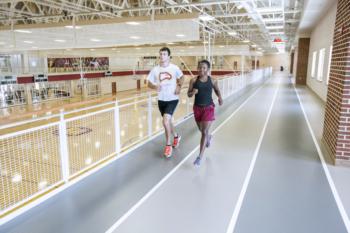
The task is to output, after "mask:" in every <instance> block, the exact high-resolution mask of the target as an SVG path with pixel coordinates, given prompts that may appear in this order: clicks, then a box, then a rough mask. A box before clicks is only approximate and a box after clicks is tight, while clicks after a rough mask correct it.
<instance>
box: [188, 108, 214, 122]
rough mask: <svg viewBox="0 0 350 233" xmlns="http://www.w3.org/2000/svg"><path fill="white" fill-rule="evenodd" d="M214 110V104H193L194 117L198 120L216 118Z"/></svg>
mask: <svg viewBox="0 0 350 233" xmlns="http://www.w3.org/2000/svg"><path fill="white" fill-rule="evenodd" d="M214 112H215V105H214V104H212V105H209V106H204V107H201V106H197V105H193V113H194V119H195V120H196V121H197V122H201V121H213V120H215V115H214Z"/></svg>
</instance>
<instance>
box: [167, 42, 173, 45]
mask: <svg viewBox="0 0 350 233" xmlns="http://www.w3.org/2000/svg"><path fill="white" fill-rule="evenodd" d="M167 44H170V45H171V44H175V43H173V42H169V43H167Z"/></svg>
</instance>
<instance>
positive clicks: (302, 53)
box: [295, 38, 310, 85]
mask: <svg viewBox="0 0 350 233" xmlns="http://www.w3.org/2000/svg"><path fill="white" fill-rule="evenodd" d="M309 47H310V38H300V39H299V42H298V61H297V73H296V75H295V77H296V84H301V85H306V78H307V65H308V61H309Z"/></svg>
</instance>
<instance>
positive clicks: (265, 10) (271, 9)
mask: <svg viewBox="0 0 350 233" xmlns="http://www.w3.org/2000/svg"><path fill="white" fill-rule="evenodd" d="M256 11H257V12H260V13H270V12H271V13H272V12H273V13H275V12H282V11H283V8H282V7H260V8H256Z"/></svg>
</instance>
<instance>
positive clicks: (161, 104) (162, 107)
mask: <svg viewBox="0 0 350 233" xmlns="http://www.w3.org/2000/svg"><path fill="white" fill-rule="evenodd" d="M178 103H179V100H171V101H162V100H158V108H159V111H160V113H161V114H162V116H163V115H164V114H169V115H171V116H172V115H173V113H174V111H175V108H176V106H177V104H178Z"/></svg>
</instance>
